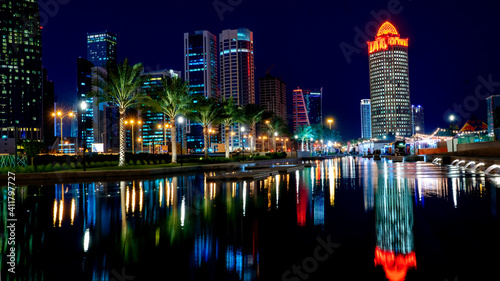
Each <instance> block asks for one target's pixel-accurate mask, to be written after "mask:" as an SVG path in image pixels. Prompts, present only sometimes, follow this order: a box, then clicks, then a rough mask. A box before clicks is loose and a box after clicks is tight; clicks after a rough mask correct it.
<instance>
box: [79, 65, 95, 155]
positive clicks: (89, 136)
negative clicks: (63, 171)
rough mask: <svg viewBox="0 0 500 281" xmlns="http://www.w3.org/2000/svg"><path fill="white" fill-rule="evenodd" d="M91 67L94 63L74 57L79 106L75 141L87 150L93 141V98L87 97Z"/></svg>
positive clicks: (90, 89) (90, 82) (89, 89)
mask: <svg viewBox="0 0 500 281" xmlns="http://www.w3.org/2000/svg"><path fill="white" fill-rule="evenodd" d="M92 67H94V64H93V63H91V62H90V61H88V60H86V59H83V58H77V59H76V93H77V101H78V103H77V105H78V106H79V107H80V108H79V110H80V114H79V115H78V135H77V142H78V144H79V147H84V146H85V147H86V148H87V149H88V150H89V151H90V149H91V148H92V144H93V143H94V125H93V118H92V116H93V115H94V106H93V103H94V102H93V98H90V97H87V94H88V93H89V92H91V91H92ZM82 102H85V103H86V108H85V109H82V108H81V103H82Z"/></svg>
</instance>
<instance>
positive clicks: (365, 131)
mask: <svg viewBox="0 0 500 281" xmlns="http://www.w3.org/2000/svg"><path fill="white" fill-rule="evenodd" d="M371 110H372V109H371V104H370V100H369V99H363V100H361V105H360V111H361V137H362V138H364V139H370V138H371V137H372V118H371V116H372V112H371Z"/></svg>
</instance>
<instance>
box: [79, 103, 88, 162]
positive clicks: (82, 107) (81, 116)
mask: <svg viewBox="0 0 500 281" xmlns="http://www.w3.org/2000/svg"><path fill="white" fill-rule="evenodd" d="M80 108H81V109H82V111H81V112H82V113H81V114H80V119H82V122H83V112H85V110H86V109H87V103H86V102H85V101H82V102H81V103H80ZM85 123H87V120H85ZM86 125H87V124H85V126H82V129H83V127H85V129H86V127H87V126H86ZM85 134H86V133H85ZM82 146H83V157H82V162H83V171H86V167H85V150H86V149H87V138H83V134H82Z"/></svg>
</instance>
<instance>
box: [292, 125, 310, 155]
mask: <svg viewBox="0 0 500 281" xmlns="http://www.w3.org/2000/svg"><path fill="white" fill-rule="evenodd" d="M295 135H296V136H297V138H299V139H300V140H301V143H302V144H301V148H302V151H304V140H307V139H309V138H312V137H313V136H314V130H313V128H312V127H311V126H306V125H302V126H299V127H298V128H297V129H296V130H295Z"/></svg>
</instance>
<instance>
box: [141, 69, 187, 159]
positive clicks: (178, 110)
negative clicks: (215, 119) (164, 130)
mask: <svg viewBox="0 0 500 281" xmlns="http://www.w3.org/2000/svg"><path fill="white" fill-rule="evenodd" d="M161 82H162V86H163V87H161V88H160V89H159V90H158V91H157V92H155V99H151V100H150V101H149V102H148V103H147V105H148V106H150V107H152V108H153V109H154V110H156V111H158V112H161V113H163V114H165V116H167V117H168V118H169V119H170V125H171V126H170V136H171V140H172V163H177V141H176V137H177V136H176V133H177V128H176V125H175V123H176V119H177V116H179V115H182V114H186V113H187V112H188V110H189V106H190V105H191V103H192V98H191V96H190V95H189V93H188V91H189V84H188V83H187V82H183V81H182V80H181V79H180V78H177V77H175V78H170V77H168V78H164V79H163V80H162V81H161Z"/></svg>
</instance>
